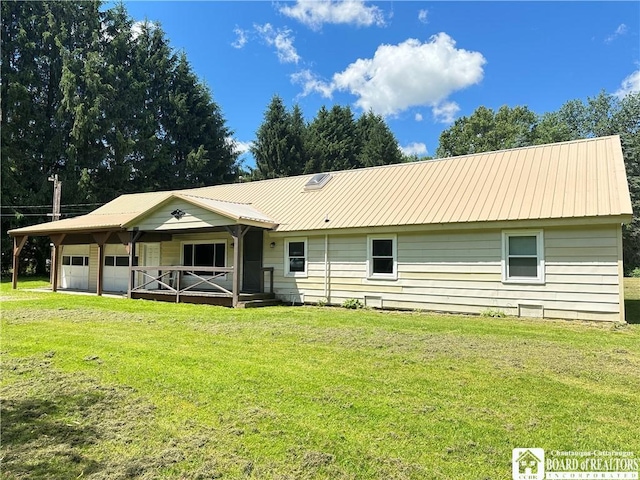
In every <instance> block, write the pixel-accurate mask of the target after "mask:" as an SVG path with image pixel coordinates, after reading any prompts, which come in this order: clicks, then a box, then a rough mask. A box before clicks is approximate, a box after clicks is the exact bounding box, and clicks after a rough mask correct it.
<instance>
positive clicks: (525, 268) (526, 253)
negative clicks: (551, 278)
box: [502, 230, 544, 283]
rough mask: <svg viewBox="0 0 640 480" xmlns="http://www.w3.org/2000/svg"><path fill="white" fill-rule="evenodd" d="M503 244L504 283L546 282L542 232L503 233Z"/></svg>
mask: <svg viewBox="0 0 640 480" xmlns="http://www.w3.org/2000/svg"><path fill="white" fill-rule="evenodd" d="M502 244H503V262H502V263H503V268H502V280H503V281H504V282H517V283H543V282H544V255H543V252H544V247H543V237H542V231H540V230H536V231H532V230H522V231H512V232H503V234H502Z"/></svg>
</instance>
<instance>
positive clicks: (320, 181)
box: [304, 173, 331, 190]
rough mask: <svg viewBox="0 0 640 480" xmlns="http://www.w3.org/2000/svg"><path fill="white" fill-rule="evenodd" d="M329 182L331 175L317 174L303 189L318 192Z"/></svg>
mask: <svg viewBox="0 0 640 480" xmlns="http://www.w3.org/2000/svg"><path fill="white" fill-rule="evenodd" d="M329 180H331V175H330V174H329V173H317V174H315V175H314V176H313V177H311V180H309V181H308V182H307V183H306V184H305V186H304V189H305V190H318V189H320V188H322V187H324V186H325V185H326V184H327V182H328V181H329Z"/></svg>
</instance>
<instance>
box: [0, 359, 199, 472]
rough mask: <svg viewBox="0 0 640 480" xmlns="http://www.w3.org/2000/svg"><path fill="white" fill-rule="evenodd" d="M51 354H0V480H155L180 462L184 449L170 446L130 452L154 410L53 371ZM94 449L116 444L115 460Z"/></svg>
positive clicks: (123, 392) (125, 394)
mask: <svg viewBox="0 0 640 480" xmlns="http://www.w3.org/2000/svg"><path fill="white" fill-rule="evenodd" d="M53 355H54V353H53V352H50V353H48V354H46V355H45V358H34V357H31V358H21V359H15V358H11V357H7V356H6V355H2V357H3V359H2V364H3V377H4V380H3V386H2V388H1V389H0V398H1V399H2V406H1V409H2V410H1V414H2V447H1V450H0V452H1V454H2V472H3V473H2V478H15V479H22V478H25V479H26V478H30V479H32V478H78V477H85V478H91V479H94V480H101V479H105V480H106V479H125V478H157V475H158V471H159V469H166V468H167V467H170V466H171V465H173V464H176V463H178V462H180V461H182V460H183V459H184V458H185V453H184V450H185V449H186V448H188V447H189V446H188V445H184V446H180V445H176V443H177V442H176V441H172V442H169V443H168V444H167V445H165V446H164V448H162V447H161V448H158V449H157V450H156V449H154V450H156V451H158V452H159V453H157V454H155V455H154V454H145V453H144V452H136V450H135V448H132V447H133V445H135V444H136V442H137V440H138V439H139V438H140V437H141V436H145V431H144V429H145V426H147V425H149V424H151V423H153V421H154V410H155V408H154V407H153V406H152V405H151V404H149V403H147V402H144V401H141V399H140V398H138V397H137V396H136V394H135V391H134V390H133V389H131V388H126V387H121V386H118V387H114V386H105V385H102V384H100V383H99V382H97V381H96V380H94V379H92V378H90V377H87V376H85V375H83V374H80V373H72V374H70V373H62V372H59V371H57V370H55V369H54V368H52V366H51V361H50V360H49V359H48V358H47V357H52V356H53ZM86 360H87V361H95V360H96V359H86ZM101 442H109V443H111V444H119V445H120V448H117V450H120V452H121V454H120V455H118V456H117V457H114V456H113V455H112V456H111V457H104V455H103V452H101V451H100V448H99V445H100V443H101ZM181 447H182V448H181ZM132 454H133V455H132ZM210 473H211V472H210ZM194 478H197V476H196V477H194Z"/></svg>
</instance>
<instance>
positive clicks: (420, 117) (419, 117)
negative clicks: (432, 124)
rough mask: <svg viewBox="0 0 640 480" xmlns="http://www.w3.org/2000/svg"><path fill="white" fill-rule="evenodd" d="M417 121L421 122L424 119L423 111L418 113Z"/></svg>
mask: <svg viewBox="0 0 640 480" xmlns="http://www.w3.org/2000/svg"><path fill="white" fill-rule="evenodd" d="M415 119H416V122H421V121H422V114H421V113H416V117H415Z"/></svg>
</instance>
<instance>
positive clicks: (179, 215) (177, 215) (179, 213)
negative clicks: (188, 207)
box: [171, 208, 185, 220]
mask: <svg viewBox="0 0 640 480" xmlns="http://www.w3.org/2000/svg"><path fill="white" fill-rule="evenodd" d="M171 215H173V218H175V219H176V220H180V219H181V218H182V217H184V216H185V213H184V212H183V211H182V210H180V209H179V208H176V209H175V210H174V211H173V212H171Z"/></svg>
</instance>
